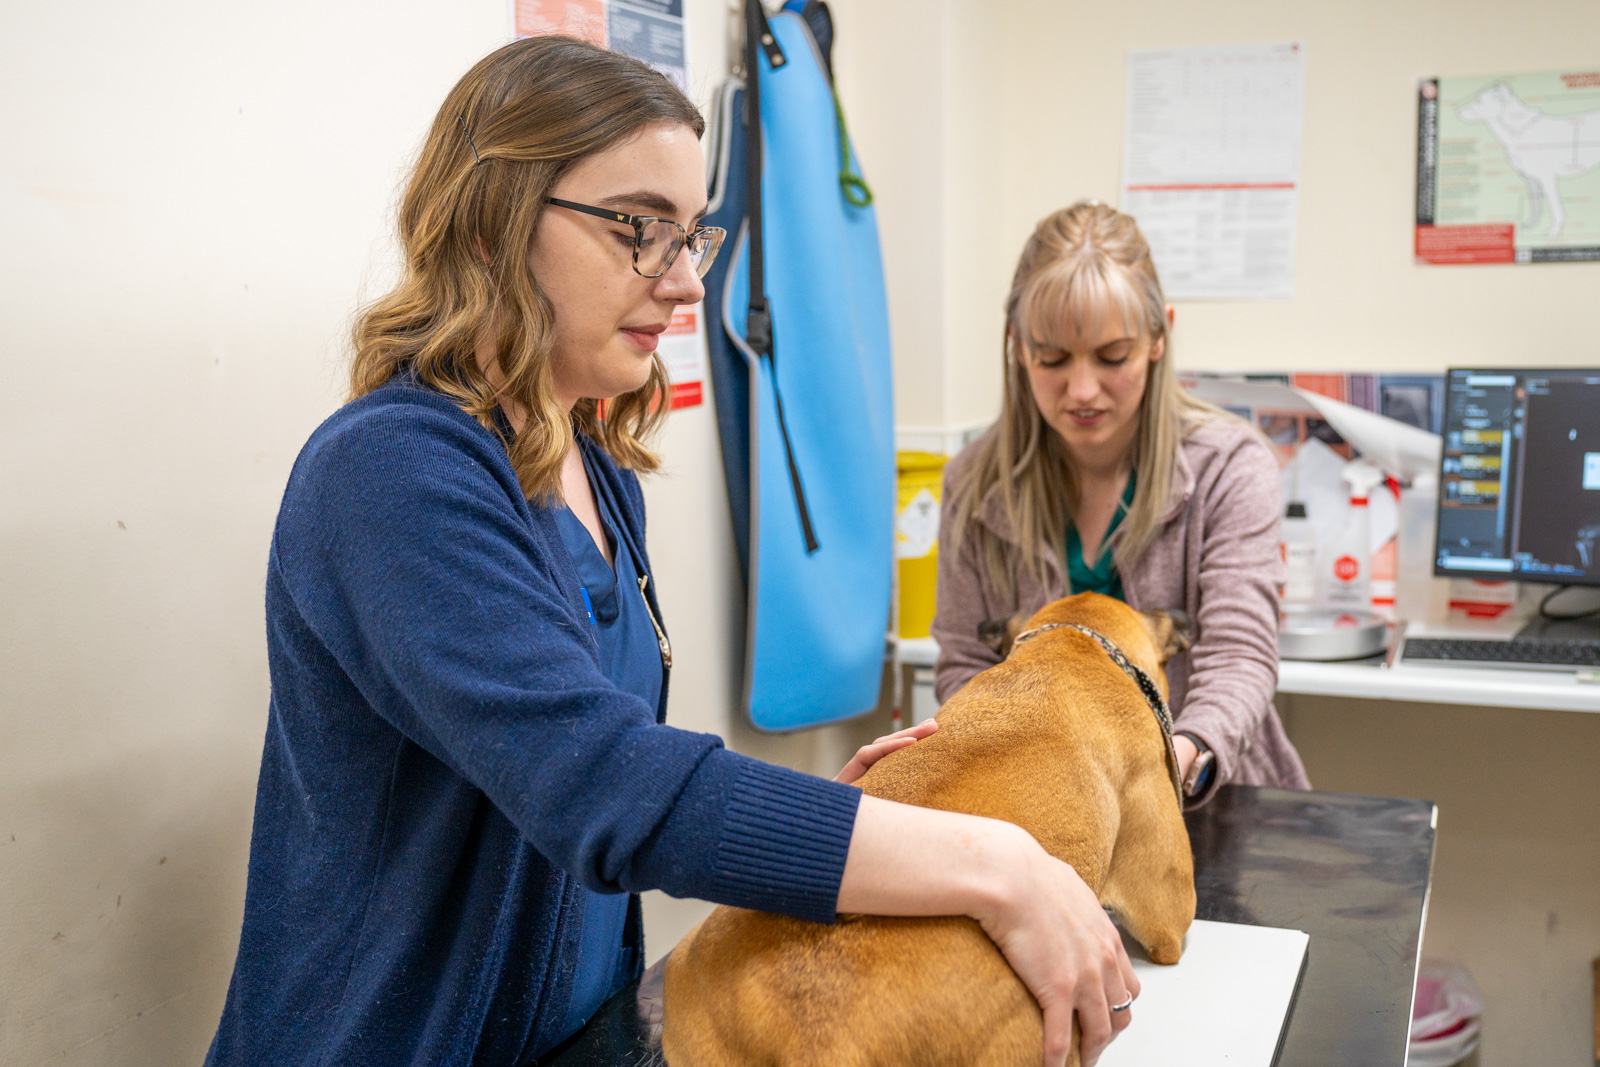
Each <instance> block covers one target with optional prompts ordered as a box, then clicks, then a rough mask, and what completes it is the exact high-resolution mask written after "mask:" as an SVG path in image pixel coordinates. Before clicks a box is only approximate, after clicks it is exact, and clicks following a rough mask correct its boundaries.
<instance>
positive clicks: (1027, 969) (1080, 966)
mask: <svg viewBox="0 0 1600 1067" xmlns="http://www.w3.org/2000/svg"><path fill="white" fill-rule="evenodd" d="M1023 836H1025V837H1027V843H1026V845H1024V846H1023V847H1022V848H1021V850H1020V851H1021V856H1020V857H1019V861H1018V862H1017V863H1016V864H1015V865H1014V866H1013V867H1012V868H1011V872H1010V873H1011V874H1012V875H1013V877H1012V878H1010V879H1008V883H1009V884H1007V885H1006V886H1005V888H1004V889H1003V890H1002V893H1001V896H1000V899H999V900H998V901H997V903H996V906H995V908H994V910H993V911H992V912H989V913H987V914H981V915H975V916H974V918H976V919H977V920H978V922H979V923H980V924H981V925H982V926H983V929H984V931H985V932H986V933H987V934H988V935H989V937H990V938H991V939H993V941H994V943H995V944H996V945H997V946H999V948H1000V951H1001V952H1002V953H1004V954H1005V957H1006V961H1007V962H1008V963H1010V964H1011V969H1012V970H1014V971H1016V972H1017V977H1019V978H1021V979H1022V982H1023V984H1024V985H1026V986H1027V987H1028V989H1029V991H1030V992H1032V993H1033V996H1034V999H1035V1000H1037V1001H1038V1002H1039V1008H1040V1009H1041V1010H1042V1011H1043V1012H1044V1063H1045V1067H1061V1065H1062V1064H1064V1063H1065V1062H1066V1059H1067V1055H1068V1053H1069V1052H1070V1051H1071V1049H1072V1016H1073V1014H1074V1013H1076V1014H1077V1016H1078V1027H1079V1031H1080V1042H1079V1051H1080V1053H1081V1055H1082V1062H1083V1067H1093V1065H1094V1063H1095V1062H1096V1061H1097V1060H1098V1059H1099V1058H1100V1054H1101V1053H1102V1052H1104V1051H1105V1048H1106V1046H1107V1045H1109V1044H1110V1043H1111V1039H1112V1038H1113V1037H1115V1036H1116V1035H1117V1034H1119V1033H1121V1032H1122V1030H1123V1029H1124V1028H1125V1027H1126V1026H1127V1025H1128V1022H1129V1020H1130V1019H1131V1017H1132V1015H1133V1012H1132V1011H1129V1010H1124V1011H1119V1012H1114V1011H1112V1010H1111V1005H1113V1004H1120V1003H1122V1002H1124V1001H1126V1000H1127V999H1128V998H1129V996H1130V995H1131V996H1134V997H1137V996H1138V995H1139V979H1138V978H1137V977H1136V976H1135V975H1134V973H1133V965H1132V964H1131V963H1129V962H1128V953H1127V952H1126V950H1124V949H1123V947H1122V937H1121V935H1120V934H1118V933H1117V928H1116V927H1115V926H1114V925H1112V922H1111V920H1110V919H1109V918H1107V916H1106V913H1105V911H1104V909H1102V908H1101V906H1100V902H1099V900H1097V899H1096V898H1095V895H1094V891H1093V890H1091V889H1090V888H1089V887H1088V886H1087V885H1086V884H1084V881H1083V879H1082V878H1080V877H1079V876H1078V872H1077V871H1075V870H1073V869H1072V867H1071V866H1069V865H1068V864H1065V863H1062V862H1061V861H1060V860H1058V859H1056V858H1055V857H1053V856H1051V855H1050V854H1049V853H1047V852H1045V851H1044V849H1043V848H1041V847H1039V844H1038V843H1037V842H1036V841H1034V840H1033V838H1032V837H1031V836H1028V835H1026V834H1024V835H1023ZM1029 845H1031V846H1032V847H1031V848H1029V847H1027V846H1029Z"/></svg>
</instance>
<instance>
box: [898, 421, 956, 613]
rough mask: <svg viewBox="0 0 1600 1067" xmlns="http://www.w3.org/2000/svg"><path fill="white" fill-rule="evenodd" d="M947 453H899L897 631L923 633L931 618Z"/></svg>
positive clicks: (937, 563)
mask: <svg viewBox="0 0 1600 1067" xmlns="http://www.w3.org/2000/svg"><path fill="white" fill-rule="evenodd" d="M946 458H947V457H945V456H939V455H935V454H933V453H932V452H900V453H897V454H896V456H895V468H896V470H897V472H898V474H899V479H898V484H897V492H896V494H895V496H896V500H895V519H894V551H895V558H896V559H897V560H898V561H899V566H900V604H899V608H900V611H899V615H900V636H901V637H927V636H928V627H929V625H930V624H932V622H933V583H934V577H935V575H936V574H937V572H938V569H939V482H940V480H941V479H942V478H943V476H944V464H945V459H946Z"/></svg>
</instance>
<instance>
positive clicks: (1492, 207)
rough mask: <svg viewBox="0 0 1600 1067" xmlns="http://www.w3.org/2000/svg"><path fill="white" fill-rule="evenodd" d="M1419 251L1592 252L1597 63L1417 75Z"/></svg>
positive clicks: (1525, 257) (1444, 258)
mask: <svg viewBox="0 0 1600 1067" xmlns="http://www.w3.org/2000/svg"><path fill="white" fill-rule="evenodd" d="M1416 258H1417V261H1418V262H1421V263H1548V262H1559V261H1562V260H1600V67H1589V68H1579V69H1575V70H1560V71H1544V72H1540V73H1524V74H1500V75H1485V76H1482V77H1463V78H1427V79H1424V80H1423V81H1422V82H1421V83H1419V85H1418V86H1417V227H1416Z"/></svg>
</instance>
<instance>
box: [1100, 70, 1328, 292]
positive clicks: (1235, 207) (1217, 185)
mask: <svg viewBox="0 0 1600 1067" xmlns="http://www.w3.org/2000/svg"><path fill="white" fill-rule="evenodd" d="M1304 96H1305V46H1304V45H1303V44H1301V43H1300V42H1298V41H1284V42H1277V43H1271V44H1238V45H1220V46H1211V47H1204V48H1168V49H1152V50H1141V51H1134V52H1130V53H1129V54H1128V106H1127V126H1126V130H1125V134H1124V138H1123V148H1122V210H1124V211H1126V212H1127V213H1128V214H1130V215H1132V216H1133V217H1134V218H1136V219H1138V220H1139V228H1140V229H1141V230H1143V231H1144V235H1145V238H1146V239H1147V240H1148V241H1149V242H1150V250H1151V254H1152V255H1153V256H1154V257H1155V261H1156V269H1157V270H1158V271H1159V272H1160V274H1161V282H1162V287H1163V288H1164V289H1165V290H1166V294H1167V296H1169V297H1171V298H1173V299H1178V300H1229V299H1235V300H1237V299H1245V300H1249V299H1257V300H1263V299H1264V300H1271V299H1288V298H1289V297H1292V296H1293V295H1294V251H1295V219H1296V215H1297V209H1298V203H1299V200H1298V186H1299V183H1300V128H1301V111H1302V108H1303V103H1304Z"/></svg>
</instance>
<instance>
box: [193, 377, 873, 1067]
mask: <svg viewBox="0 0 1600 1067" xmlns="http://www.w3.org/2000/svg"><path fill="white" fill-rule="evenodd" d="M580 445H581V447H584V448H585V449H586V451H587V454H588V456H589V459H590V461H591V464H592V469H593V470H594V471H595V474H596V477H597V478H598V479H601V480H603V481H604V483H605V485H606V486H607V487H608V488H609V489H610V490H611V491H612V496H613V499H615V500H617V501H619V502H620V504H621V510H622V512H623V519H624V523H625V526H626V530H627V536H628V537H629V538H630V542H631V543H632V545H633V546H634V547H635V550H636V551H637V553H638V557H637V558H638V559H639V561H640V563H641V565H642V566H643V567H644V568H645V570H646V571H647V572H648V567H649V563H648V560H647V559H646V557H645V554H644V502H643V498H642V496H641V494H640V492H639V485H638V479H637V478H636V477H634V475H633V474H632V473H630V472H625V471H622V470H619V469H618V468H617V467H616V465H615V464H613V463H612V462H611V461H610V459H609V458H608V457H606V456H605V455H604V453H602V452H601V451H600V450H599V449H598V448H595V447H594V446H593V444H592V443H590V442H588V441H586V440H584V441H581V442H580ZM649 601H650V606H651V609H652V610H653V611H656V613H657V617H658V618H659V617H660V611H659V608H658V606H657V604H656V602H655V597H654V590H653V588H652V589H651V591H650V596H649ZM267 650H268V661H269V665H270V668H271V675H272V703H271V708H270V714H269V718H268V723H267V737H266V747H265V751H264V753H263V755H262V759H261V778H260V782H259V785H258V787H257V793H256V812H255V828H254V833H253V836H252V838H251V843H250V870H249V885H248V889H247V892H246V896H245V914H244V928H243V932H242V934H241V937H240V942H239V956H238V960H237V963H236V964H235V967H234V973H233V981H232V983H231V984H230V986H229V989H228V999H227V1003H226V1005H225V1007H224V1010H223V1015H222V1022H221V1025H220V1027H219V1029H218V1031H217V1035H216V1038H215V1040H214V1041H213V1043H212V1046H211V1052H210V1054H209V1056H208V1057H207V1063H208V1064H212V1065H215V1067H225V1065H226V1067H232V1065H238V1064H249V1065H258V1064H259V1065H261V1067H268V1065H271V1067H289V1065H313V1064H315V1065H323V1064H326V1065H335V1064H337V1065H339V1067H357V1065H364V1064H373V1065H377V1064H383V1065H386V1067H387V1065H392V1064H401V1063H415V1064H423V1063H426V1064H429V1065H432V1067H447V1065H462V1067H465V1065H468V1064H471V1065H494V1067H509V1065H512V1064H515V1063H517V1062H518V1061H519V1060H520V1059H522V1058H523V1057H525V1056H526V1055H528V1054H529V1053H530V1052H531V1051H533V1050H534V1049H536V1048H538V1047H541V1046H542V1044H543V1043H545V1042H547V1041H548V1039H549V1038H550V1036H551V1035H552V1034H553V1033H554V1032H555V1031H556V1029H557V1028H559V1026H560V1025H561V1022H562V1019H563V1016H564V1014H565V1012H566V1009H567V1002H568V999H569V996H570V992H571V987H572V972H571V962H572V960H573V958H574V955H575V953H574V951H573V949H574V948H575V946H576V940H577V935H578V930H577V929H576V927H577V926H578V925H579V924H578V923H576V922H574V921H571V919H572V918H573V916H574V915H575V914H576V912H577V909H578V907H579V905H580V903H581V900H582V892H581V886H585V885H586V886H589V887H592V888H594V889H598V890H610V891H613V892H630V893H634V892H638V891H640V890H643V889H650V888H656V889H664V890H666V891H667V892H668V893H671V894H673V895H674V896H681V897H699V898H703V899H706V900H712V901H717V902H721V903H725V904H734V905H738V906H740V907H746V908H757V909H761V910H765V911H773V912H782V913H785V914H789V915H794V916H798V917H801V918H805V919H812V920H816V921H819V922H829V921H832V919H833V915H834V908H835V903H836V901H837V897H838V888H839V879H840V876H841V875H842V873H843V870H844V859H845V853H846V851H847V849H848V846H849V839H850V832H851V829H852V827H853V826H854V821H855V811H856V806H857V804H858V803H859V798H860V794H859V792H858V791H857V790H855V789H853V788H851V787H848V786H841V785H837V784H835V783H832V782H826V781H823V780H821V779H818V778H813V777H810V776H807V775H802V774H798V773H796V772H793V771H789V770H785V769H782V768H779V767H774V766H771V765H769V764H765V763H761V762H758V761H756V760H753V759H748V758H746V757H743V756H739V755H736V754H734V753H731V752H729V751H727V750H726V749H725V748H723V745H722V741H721V740H720V739H719V738H717V737H715V736H712V735H708V734H696V733H689V732H687V731H683V730H676V729H672V728H670V727H668V726H665V725H662V719H663V717H664V714H665V709H666V692H665V687H664V686H663V692H662V695H661V704H660V706H659V707H656V708H651V707H648V706H647V705H646V704H645V703H644V702H643V701H641V700H639V699H638V698H637V697H634V696H631V695H629V694H627V693H623V692H620V691H618V690H617V689H615V688H613V687H612V686H611V684H610V683H609V682H607V680H606V678H605V676H604V675H603V674H602V673H601V671H600V667H599V661H598V658H597V652H596V648H595V645H594V640H593V637H592V635H591V633H590V627H589V625H588V619H587V616H586V614H585V612H584V606H583V599H582V594H581V593H580V591H579V583H578V578H577V573H576V570H575V568H574V565H573V562H572V560H571V558H570V556H569V555H568V553H567V551H566V548H565V546H564V545H563V543H562V540H561V536H560V532H559V530H558V529H557V527H556V524H555V516H554V513H553V512H552V511H551V510H549V509H548V508H544V507H539V506H534V505H530V504H529V502H528V501H527V500H526V499H524V497H523V495H522V492H521V490H520V488H519V486H518V482H517V477H516V474H515V472H514V471H513V470H512V467H511V464H510V462H509V460H508V459H507V456H506V452H505V449H504V448H503V446H502V445H501V443H500V442H499V441H498V440H497V439H496V438H495V436H494V435H493V434H491V433H489V432H488V431H486V430H485V429H484V428H483V427H482V426H480V425H479V424H478V423H477V422H476V421H474V420H473V419H472V418H470V417H468V416H467V415H466V414H465V413H464V412H462V411H461V410H460V409H459V408H458V407H456V405H455V404H454V403H453V402H451V401H450V400H448V399H446V398H445V397H442V396H440V395H438V394H436V393H433V392H431V391H428V390H425V389H422V388H419V387H417V386H415V385H413V384H410V383H409V382H408V381H404V380H397V381H395V382H391V383H390V384H389V385H386V386H384V387H383V388H381V389H378V390H377V391H375V392H373V393H372V394H370V395H368V396H366V397H364V398H362V399H360V400H357V401H355V402H353V403H350V404H348V405H346V406H345V407H343V408H341V409H340V410H339V411H338V412H336V413H335V414H334V415H333V416H332V417H330V418H329V419H328V420H327V421H326V422H325V423H323V424H322V426H321V427H319V428H318V429H317V431H316V432H315V433H313V434H312V436H311V439H310V441H308V442H307V444H306V446H305V448H304V450H303V451H302V452H301V454H300V457H299V459H298V460H297V461H296V463H295V466H294V470H293V472H292V474H291V475H290V478H289V484H288V488H287V489H286V491H285V493H284V497H283V504H282V507H281V509H280V511H279V514H278V524H277V528H276V530H275V532H274V535H273V541H272V552H271V556H270V559H269V563H268V573H267ZM633 912H634V914H633V919H634V921H633V922H632V923H631V924H630V926H631V931H630V940H631V941H632V943H633V944H632V946H631V947H634V948H635V949H641V948H642V946H641V945H639V932H638V922H637V908H636V907H635V908H634V909H633ZM556 961H565V966H561V965H560V964H558V963H557V962H556Z"/></svg>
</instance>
